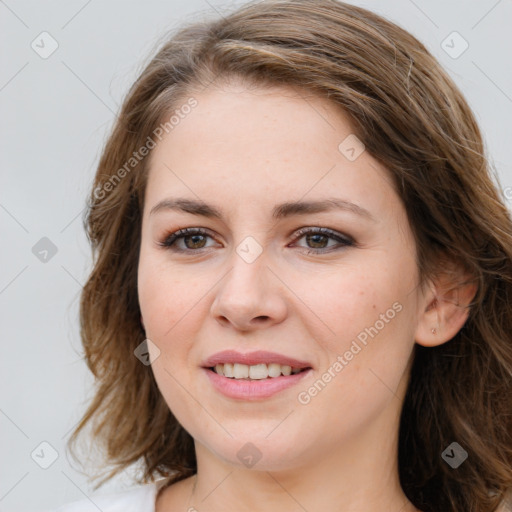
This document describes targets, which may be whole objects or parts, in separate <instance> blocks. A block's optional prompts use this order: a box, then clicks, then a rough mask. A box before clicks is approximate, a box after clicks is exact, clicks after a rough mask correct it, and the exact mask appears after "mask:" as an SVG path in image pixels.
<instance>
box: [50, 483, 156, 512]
mask: <svg viewBox="0 0 512 512" xmlns="http://www.w3.org/2000/svg"><path fill="white" fill-rule="evenodd" d="M160 485H161V482H154V483H150V484H144V485H140V486H138V487H134V488H132V489H128V490H126V491H122V492H116V493H111V494H105V495H103V496H99V495H98V496H94V495H93V496H91V497H90V498H84V499H81V500H78V501H73V502H70V503H66V504H65V505H63V506H61V507H59V508H58V509H56V510H55V511H54V512H98V510H101V511H102V512H140V511H144V512H155V501H156V495H157V492H158V489H159V487H160Z"/></svg>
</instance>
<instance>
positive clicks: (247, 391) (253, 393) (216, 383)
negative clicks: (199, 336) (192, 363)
mask: <svg viewBox="0 0 512 512" xmlns="http://www.w3.org/2000/svg"><path fill="white" fill-rule="evenodd" d="M202 369H203V371H204V372H205V375H206V377H208V381H209V382H210V384H211V385H212V386H213V388H214V389H215V390H216V391H218V392H220V393H221V394H223V395H224V396H226V397H228V398H231V399H238V400H244V401H247V400H250V401H252V400H262V399H268V398H270V397H272V396H274V395H276V394H278V393H280V392H282V391H284V390H285V389H288V388H291V387H292V386H295V385H297V384H298V383H299V382H300V381H301V380H302V379H304V378H306V376H307V375H308V374H310V373H311V372H312V371H313V366H312V365H311V364H310V363H308V362H305V361H299V360H298V359H294V358H291V357H287V356H284V355H282V354H276V353H273V352H267V351H257V352H250V353H245V354H244V353H241V352H238V351H236V350H225V351H223V352H219V353H217V354H215V355H213V356H211V357H210V358H208V359H207V360H206V361H205V362H204V363H203V365H202Z"/></svg>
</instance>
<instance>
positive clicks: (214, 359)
mask: <svg viewBox="0 0 512 512" xmlns="http://www.w3.org/2000/svg"><path fill="white" fill-rule="evenodd" d="M224 363H232V364H234V363H239V364H246V365H248V366H251V365H255V364H262V363H265V364H272V363H275V364H280V365H282V366H285V365H287V366H291V367H292V368H300V369H302V368H311V364H310V363H308V362H307V361H300V360H298V359H294V358H293V357H288V356H285V355H282V354H277V353H275V352H268V351H265V350H257V351H255V352H246V353H242V352H238V351H236V350H223V351H221V352H217V353H215V354H213V355H211V356H210V357H209V358H208V359H206V360H205V361H204V362H203V364H202V366H203V367H204V368H211V367H212V366H215V365H216V364H224Z"/></svg>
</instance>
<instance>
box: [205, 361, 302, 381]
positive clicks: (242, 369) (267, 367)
mask: <svg viewBox="0 0 512 512" xmlns="http://www.w3.org/2000/svg"><path fill="white" fill-rule="evenodd" d="M207 369H208V370H210V371H212V372H214V373H216V374H217V375H220V376H222V377H227V378H228V379H236V380H268V379H275V378H278V377H287V376H289V375H296V374H297V373H301V372H304V371H307V370H310V369H311V367H310V366H306V367H297V366H290V365H282V364H278V363H268V364H266V363H259V364H252V365H248V364H243V363H218V364H216V365H215V366H211V367H208V368H207Z"/></svg>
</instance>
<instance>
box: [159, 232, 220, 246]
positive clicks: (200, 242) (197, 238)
mask: <svg viewBox="0 0 512 512" xmlns="http://www.w3.org/2000/svg"><path fill="white" fill-rule="evenodd" d="M206 238H211V236H210V235H209V234H208V231H206V230H205V229H201V228H184V229H180V230H178V231H175V232H174V233H171V234H170V235H168V236H166V237H165V238H164V240H162V241H161V242H158V245H160V246H162V247H167V248H170V249H171V250H173V251H176V252H198V251H199V250H201V249H204V248H205V245H204V243H205V241H206ZM182 240H183V242H184V243H185V248H182V247H181V248H178V247H176V242H177V241H182Z"/></svg>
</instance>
